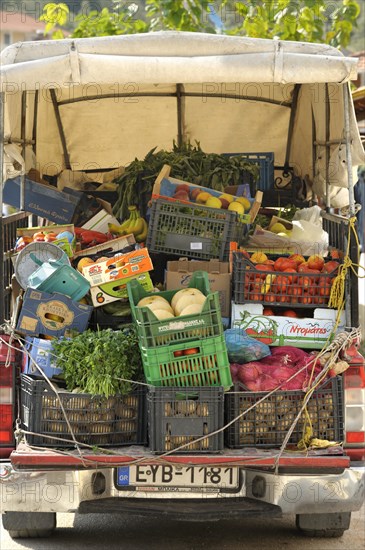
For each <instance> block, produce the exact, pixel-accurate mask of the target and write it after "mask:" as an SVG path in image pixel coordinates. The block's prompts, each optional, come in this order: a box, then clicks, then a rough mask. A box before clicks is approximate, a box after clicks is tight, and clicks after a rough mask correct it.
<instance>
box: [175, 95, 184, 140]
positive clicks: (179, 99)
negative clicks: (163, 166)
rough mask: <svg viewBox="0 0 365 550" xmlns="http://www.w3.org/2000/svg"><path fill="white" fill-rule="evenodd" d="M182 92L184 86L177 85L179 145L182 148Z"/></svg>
mask: <svg viewBox="0 0 365 550" xmlns="http://www.w3.org/2000/svg"><path fill="white" fill-rule="evenodd" d="M182 92H183V85H182V84H176V99H177V144H178V146H179V147H181V146H182V144H183V140H184V134H183V113H182Z"/></svg>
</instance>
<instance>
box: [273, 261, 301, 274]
mask: <svg viewBox="0 0 365 550" xmlns="http://www.w3.org/2000/svg"><path fill="white" fill-rule="evenodd" d="M296 267H297V264H296V262H295V261H293V260H290V259H289V258H278V259H277V260H276V262H275V263H274V269H275V271H285V269H295V270H296Z"/></svg>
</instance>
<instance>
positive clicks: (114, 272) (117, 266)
mask: <svg viewBox="0 0 365 550" xmlns="http://www.w3.org/2000/svg"><path fill="white" fill-rule="evenodd" d="M152 269H153V265H152V261H151V258H150V256H149V254H148V250H147V249H146V248H141V249H140V250H134V251H133V252H128V253H127V254H120V255H116V256H114V258H109V259H108V260H107V261H105V262H99V263H97V264H92V265H90V266H86V267H84V268H83V270H82V274H83V276H84V277H85V279H87V280H88V281H89V282H90V284H91V286H97V285H101V284H103V283H109V282H111V281H116V280H119V279H125V278H127V277H133V276H134V275H139V274H141V273H146V272H147V271H151V270H152Z"/></svg>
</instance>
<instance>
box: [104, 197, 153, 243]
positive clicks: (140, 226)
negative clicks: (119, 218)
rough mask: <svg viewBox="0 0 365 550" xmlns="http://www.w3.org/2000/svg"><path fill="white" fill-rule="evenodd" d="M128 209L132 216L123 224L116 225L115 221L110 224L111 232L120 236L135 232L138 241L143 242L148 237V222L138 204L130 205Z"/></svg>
mask: <svg viewBox="0 0 365 550" xmlns="http://www.w3.org/2000/svg"><path fill="white" fill-rule="evenodd" d="M128 210H129V212H130V216H129V218H128V219H127V220H126V221H124V222H123V223H122V224H121V225H116V224H114V223H109V224H108V230H109V233H111V234H112V235H118V237H120V236H122V235H130V234H131V233H133V235H134V238H135V239H136V241H137V243H142V242H144V241H145V240H146V238H147V232H148V225H147V222H146V220H145V219H144V218H142V216H141V214H140V213H139V210H138V209H137V207H136V206H128Z"/></svg>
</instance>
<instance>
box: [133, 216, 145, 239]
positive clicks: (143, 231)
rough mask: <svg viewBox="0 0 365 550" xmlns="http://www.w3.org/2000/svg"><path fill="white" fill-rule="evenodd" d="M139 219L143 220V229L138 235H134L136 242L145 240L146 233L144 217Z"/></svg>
mask: <svg viewBox="0 0 365 550" xmlns="http://www.w3.org/2000/svg"><path fill="white" fill-rule="evenodd" d="M141 219H142V221H143V229H142V231H141V233H138V235H135V239H136V241H137V243H143V242H144V241H145V240H146V238H147V233H148V224H147V222H146V220H145V219H144V218H141Z"/></svg>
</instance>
